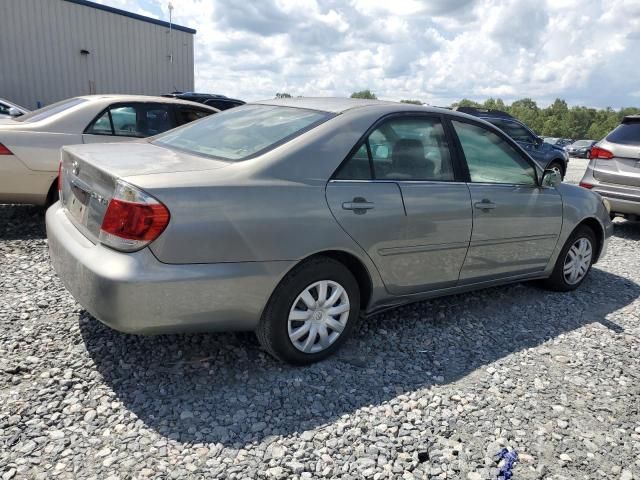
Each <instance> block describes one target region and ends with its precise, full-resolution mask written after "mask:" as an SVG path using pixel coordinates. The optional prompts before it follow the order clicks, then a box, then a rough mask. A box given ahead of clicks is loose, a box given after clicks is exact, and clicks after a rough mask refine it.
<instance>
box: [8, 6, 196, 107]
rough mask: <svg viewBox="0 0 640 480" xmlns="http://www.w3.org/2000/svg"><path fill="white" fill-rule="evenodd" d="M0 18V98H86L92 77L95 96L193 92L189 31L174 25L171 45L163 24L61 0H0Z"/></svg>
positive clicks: (32, 101) (28, 102)
mask: <svg viewBox="0 0 640 480" xmlns="http://www.w3.org/2000/svg"><path fill="white" fill-rule="evenodd" d="M0 18H2V19H3V22H2V24H3V26H2V28H1V29H0V65H2V66H3V68H2V69H1V70H0V97H6V98H7V99H9V100H13V101H15V102H16V103H19V104H22V105H24V106H26V107H31V108H35V107H36V102H38V101H40V102H41V103H42V105H47V104H50V103H53V102H57V101H59V100H62V99H65V98H68V97H73V96H77V95H87V94H89V93H90V91H89V90H90V85H91V83H90V82H93V85H94V87H95V93H137V94H146V95H159V94H162V93H168V92H171V91H173V90H175V89H178V90H184V91H188V90H193V87H194V71H193V35H192V34H190V33H186V32H182V31H180V30H172V33H171V46H170V43H169V33H168V28H166V27H163V26H161V25H155V24H152V23H148V22H144V21H141V20H136V19H133V18H129V17H125V16H122V15H117V14H114V13H110V12H105V11H103V10H98V9H95V8H91V7H86V6H83V5H77V4H74V3H69V2H65V1H63V0H0ZM171 48H172V50H173V55H174V61H173V64H171V63H170V61H169V57H168V55H169V53H170V51H171ZM81 49H85V50H88V51H89V52H91V53H90V54H89V55H81V54H80V50H81Z"/></svg>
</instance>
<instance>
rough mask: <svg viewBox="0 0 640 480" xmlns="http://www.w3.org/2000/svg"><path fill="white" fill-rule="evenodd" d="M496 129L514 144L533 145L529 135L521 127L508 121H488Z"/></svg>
mask: <svg viewBox="0 0 640 480" xmlns="http://www.w3.org/2000/svg"><path fill="white" fill-rule="evenodd" d="M490 121H491V123H493V124H494V125H495V126H496V127H498V128H499V129H500V130H502V131H503V132H504V133H506V134H507V135H509V136H510V137H511V138H513V139H514V140H515V141H516V142H524V143H533V138H532V137H531V134H530V133H529V132H528V131H527V129H526V128H524V127H523V126H522V125H520V124H518V123H516V122H510V121H508V120H490Z"/></svg>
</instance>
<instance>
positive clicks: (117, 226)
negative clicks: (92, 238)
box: [100, 181, 170, 252]
mask: <svg viewBox="0 0 640 480" xmlns="http://www.w3.org/2000/svg"><path fill="white" fill-rule="evenodd" d="M169 218H170V214H169V210H168V209H167V207H165V206H164V205H163V204H162V203H160V202H158V201H157V200H156V199H155V198H153V197H152V196H151V195H149V194H147V193H145V192H143V191H142V190H139V189H138V188H136V187H134V186H132V185H129V184H128V183H125V182H122V181H119V182H118V183H117V185H116V190H115V192H114V196H113V198H112V199H111V200H110V201H109V205H108V206H107V211H106V213H105V215H104V218H103V220H102V227H101V228H100V242H101V243H103V244H104V245H107V246H109V247H111V248H114V249H116V250H120V251H123V252H133V251H136V250H140V249H141V248H143V247H145V246H146V245H148V244H150V243H151V242H153V241H154V240H155V239H156V238H158V237H159V236H160V234H161V233H162V232H163V231H164V229H165V228H166V227H167V225H168V224H169Z"/></svg>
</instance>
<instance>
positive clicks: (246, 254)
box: [47, 98, 612, 364]
mask: <svg viewBox="0 0 640 480" xmlns="http://www.w3.org/2000/svg"><path fill="white" fill-rule="evenodd" d="M59 188H60V198H61V200H60V201H59V202H58V203H56V204H54V205H53V206H52V207H51V208H50V209H49V210H48V211H47V232H48V237H49V248H50V254H51V259H52V261H53V264H54V266H55V269H56V271H57V272H58V275H59V276H60V278H61V279H62V281H63V282H64V283H65V285H66V286H67V288H68V289H69V290H70V291H71V293H72V294H73V295H74V296H75V298H76V299H77V300H78V301H79V302H80V303H81V304H82V305H83V306H84V307H85V308H86V309H87V310H88V311H89V312H90V313H91V314H93V315H94V316H95V317H96V318H98V319H99V320H101V321H102V322H104V323H106V324H107V325H109V326H111V327H113V328H115V329H117V330H120V331H123V332H130V333H142V334H154V333H165V332H186V331H211V330H253V331H255V332H256V334H257V336H258V338H259V340H260V342H261V343H262V345H263V346H264V348H265V349H266V350H267V351H268V352H269V353H271V354H272V355H274V356H275V357H277V358H279V359H282V360H284V361H287V362H291V363H295V364H306V363H311V362H314V361H317V360H320V359H323V358H325V357H326V356H328V355H330V354H331V353H333V352H335V351H336V349H338V348H339V347H340V345H341V344H343V343H344V342H345V340H347V338H348V337H349V334H350V333H351V332H352V331H353V329H354V328H355V326H356V323H357V321H358V319H359V317H361V316H363V317H366V316H368V315H371V314H373V313H376V312H379V311H381V310H383V309H386V308H390V307H394V306H397V305H401V304H405V303H408V302H414V301H417V300H423V299H426V298H431V297H436V296H441V295H448V294H452V293H460V292H463V291H467V290H472V289H478V288H484V287H489V286H495V285H500V284H506V283H511V282H519V281H524V280H534V279H536V280H542V281H543V283H544V284H545V285H547V286H548V287H549V288H551V289H553V290H558V291H569V290H573V289H575V288H577V287H578V286H579V285H580V284H581V283H582V282H583V281H584V279H585V277H586V276H587V274H588V273H589V271H590V268H591V266H592V265H593V263H595V262H596V261H597V260H598V259H599V258H601V257H602V256H603V255H604V251H605V248H606V243H607V239H608V237H609V236H610V234H611V231H612V224H611V222H610V220H609V212H608V211H607V208H606V205H605V203H604V201H603V200H602V198H601V197H600V196H599V195H597V194H594V193H593V192H590V191H588V190H585V189H582V188H579V187H575V186H571V185H566V184H562V183H560V182H559V178H558V177H557V174H556V173H554V172H552V171H547V172H543V171H541V170H540V169H539V167H537V166H536V163H535V162H534V161H533V160H532V159H531V158H530V157H529V156H528V155H527V153H526V152H525V151H523V150H522V149H521V148H520V147H519V146H518V145H517V144H516V143H515V142H513V141H512V140H511V139H510V138H509V137H507V136H506V135H505V134H504V133H502V131H501V130H499V129H497V128H496V127H494V126H492V125H491V124H489V123H487V122H484V121H482V120H480V119H478V118H476V117H471V116H468V115H465V114H462V113H457V112H453V111H449V110H443V109H437V108H427V107H421V106H414V105H407V104H398V103H391V102H380V101H368V100H355V99H330V98H296V99H283V100H272V101H266V102H258V103H254V104H247V105H245V106H241V107H238V108H234V109H231V110H227V111H225V112H222V113H219V114H217V115H214V116H211V117H207V118H205V119H202V120H198V121H196V122H194V123H191V124H188V125H186V126H184V127H181V128H179V129H175V130H172V131H170V132H167V133H165V134H161V135H159V136H156V137H153V138H151V139H148V140H142V141H140V142H136V143H128V144H109V145H106V144H105V145H97V144H92V145H79V146H71V147H64V148H63V149H62V156H61V165H60V187H59Z"/></svg>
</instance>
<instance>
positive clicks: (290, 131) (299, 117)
mask: <svg viewBox="0 0 640 480" xmlns="http://www.w3.org/2000/svg"><path fill="white" fill-rule="evenodd" d="M331 116H332V115H331V114H330V113H328V112H321V111H317V110H307V109H303V108H292V107H280V106H273V105H247V106H243V107H238V108H233V109H230V110H225V111H224V112H221V113H216V114H215V115H211V116H209V117H207V118H206V119H204V120H202V121H201V122H194V123H190V124H189V125H185V126H184V127H183V128H180V129H178V130H176V131H174V132H168V133H167V134H165V135H162V136H160V137H158V138H156V139H155V140H154V141H153V143H154V144H155V145H161V146H164V147H168V148H176V149H178V150H183V151H185V152H187V153H194V154H197V155H204V156H208V157H212V158H218V159H222V160H230V161H239V160H246V159H248V158H251V157H254V156H256V155H260V154H262V153H264V152H266V151H267V150H270V149H271V148H275V147H276V146H277V145H280V144H282V143H285V142H287V141H289V140H291V139H293V138H294V137H296V136H298V135H300V134H302V133H303V132H306V131H308V130H310V129H312V128H314V127H316V126H317V125H319V124H320V123H322V122H324V121H326V120H328V119H329V118H331Z"/></svg>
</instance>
